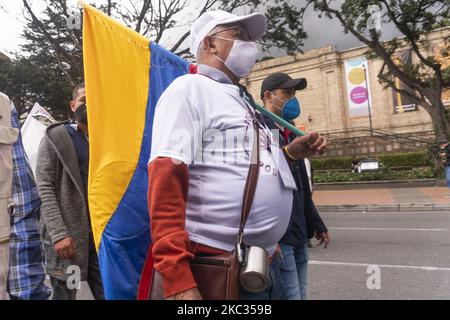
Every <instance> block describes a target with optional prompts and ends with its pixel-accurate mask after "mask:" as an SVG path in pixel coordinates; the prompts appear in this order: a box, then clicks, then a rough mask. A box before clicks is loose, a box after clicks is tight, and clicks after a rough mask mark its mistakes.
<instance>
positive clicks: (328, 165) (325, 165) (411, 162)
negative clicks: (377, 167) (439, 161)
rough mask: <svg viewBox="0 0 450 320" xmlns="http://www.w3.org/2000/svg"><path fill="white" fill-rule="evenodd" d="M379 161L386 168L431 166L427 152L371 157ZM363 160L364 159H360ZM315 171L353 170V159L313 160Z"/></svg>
mask: <svg viewBox="0 0 450 320" xmlns="http://www.w3.org/2000/svg"><path fill="white" fill-rule="evenodd" d="M370 157H371V158H374V159H378V161H380V162H381V164H383V166H384V167H403V166H405V167H426V166H428V165H430V161H429V159H428V155H427V152H425V151H424V152H411V153H397V154H395V153H394V154H385V155H379V156H375V155H374V156H370ZM360 158H361V159H363V158H364V157H360ZM311 164H312V167H313V168H314V170H340V169H348V170H351V169H352V158H350V157H341V158H323V159H313V160H311Z"/></svg>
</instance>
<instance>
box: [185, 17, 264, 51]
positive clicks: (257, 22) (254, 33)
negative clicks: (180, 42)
mask: <svg viewBox="0 0 450 320" xmlns="http://www.w3.org/2000/svg"><path fill="white" fill-rule="evenodd" d="M237 22H239V24H240V25H242V27H243V28H244V29H245V31H247V33H248V36H249V38H250V39H249V40H251V41H255V40H259V39H261V37H262V36H264V34H265V33H266V28H267V20H266V17H265V16H264V15H263V14H261V13H252V14H249V15H245V16H237V15H235V14H232V13H229V12H226V11H221V10H215V11H208V12H205V13H204V14H202V15H201V16H200V17H199V18H198V19H197V20H196V21H195V22H194V23H193V24H192V26H191V43H190V48H191V53H192V54H193V55H194V56H195V57H196V58H197V51H198V47H199V46H200V43H201V42H202V41H203V39H204V38H205V37H206V36H207V35H208V33H210V32H211V31H212V30H213V29H214V28H215V27H217V26H219V25H223V24H233V23H237Z"/></svg>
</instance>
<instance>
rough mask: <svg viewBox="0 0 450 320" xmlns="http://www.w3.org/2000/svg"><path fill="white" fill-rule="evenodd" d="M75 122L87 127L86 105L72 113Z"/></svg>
mask: <svg viewBox="0 0 450 320" xmlns="http://www.w3.org/2000/svg"><path fill="white" fill-rule="evenodd" d="M74 117H75V121H77V122H80V123H82V124H85V125H87V124H88V123H87V109H86V105H85V104H83V105H81V106H79V107H78V108H77V110H75V112H74Z"/></svg>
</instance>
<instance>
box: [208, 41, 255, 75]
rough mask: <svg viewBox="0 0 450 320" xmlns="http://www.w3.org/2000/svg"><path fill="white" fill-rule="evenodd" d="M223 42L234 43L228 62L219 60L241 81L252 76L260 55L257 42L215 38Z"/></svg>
mask: <svg viewBox="0 0 450 320" xmlns="http://www.w3.org/2000/svg"><path fill="white" fill-rule="evenodd" d="M215 38H218V39H222V40H228V41H234V44H233V47H232V48H231V51H230V54H229V55H228V58H227V59H226V61H223V60H222V59H220V58H219V57H218V56H216V55H214V56H215V57H216V58H217V59H219V60H220V61H221V62H222V63H223V64H224V65H225V66H226V67H227V68H228V69H229V70H230V71H231V72H233V74H234V75H235V76H236V77H238V78H239V79H241V78H244V77H246V76H248V75H249V74H250V71H252V69H253V67H254V66H255V62H256V56H257V55H258V47H257V46H256V43H255V42H251V41H242V40H232V39H227V38H221V37H215Z"/></svg>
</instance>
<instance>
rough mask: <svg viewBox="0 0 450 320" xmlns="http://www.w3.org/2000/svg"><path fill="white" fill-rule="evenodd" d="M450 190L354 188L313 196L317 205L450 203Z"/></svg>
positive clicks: (316, 192) (323, 192)
mask: <svg viewBox="0 0 450 320" xmlns="http://www.w3.org/2000/svg"><path fill="white" fill-rule="evenodd" d="M447 195H450V190H449V189H448V188H446V187H411V188H389V187H387V188H380V189H369V188H358V187H355V189H352V190H317V191H314V194H313V197H314V202H315V204H316V206H339V205H341V206H342V205H383V206H385V205H398V204H405V205H410V204H430V203H433V204H436V205H446V204H447V205H450V197H447Z"/></svg>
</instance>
